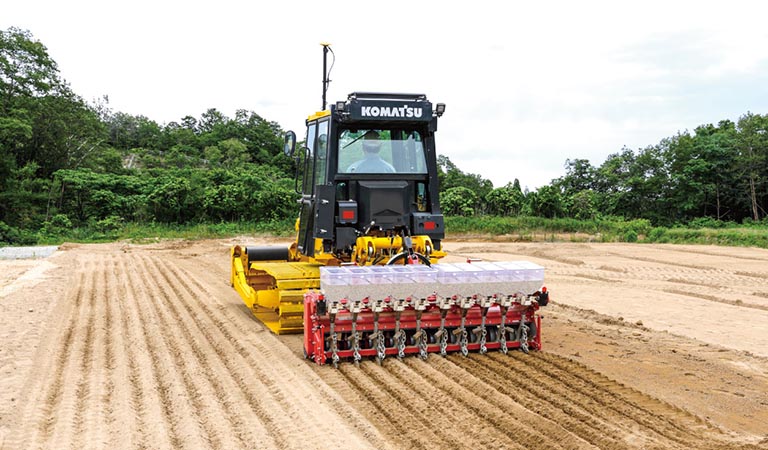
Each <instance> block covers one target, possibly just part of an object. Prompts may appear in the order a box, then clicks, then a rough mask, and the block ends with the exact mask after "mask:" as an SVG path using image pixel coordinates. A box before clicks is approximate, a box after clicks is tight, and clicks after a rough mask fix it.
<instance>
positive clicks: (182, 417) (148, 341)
mask: <svg viewBox="0 0 768 450" xmlns="http://www.w3.org/2000/svg"><path fill="white" fill-rule="evenodd" d="M136 266H137V265H136V262H135V261H134V260H130V261H128V264H126V265H125V269H126V271H127V272H128V280H129V282H128V286H130V287H131V289H132V290H135V291H137V293H134V294H133V297H134V299H135V300H136V302H135V303H134V304H133V307H134V308H135V313H136V314H137V315H136V317H137V319H138V323H137V326H138V327H139V328H140V332H141V335H142V337H143V338H144V342H145V345H146V350H147V352H148V354H147V356H148V357H149V361H148V362H145V363H144V364H141V365H140V367H147V366H148V367H150V368H151V372H152V382H151V383H150V384H149V386H148V389H145V392H148V391H151V390H155V391H156V392H157V393H158V396H159V399H158V400H159V406H160V410H161V413H160V414H159V417H160V418H161V420H162V421H163V422H164V423H165V425H166V428H167V432H168V440H169V441H170V442H169V443H170V447H172V448H193V447H202V446H203V443H204V442H205V439H204V438H202V437H201V436H200V434H199V430H197V428H195V427H192V426H191V425H190V424H189V421H188V420H187V418H188V417H190V416H192V414H191V408H190V406H189V404H188V399H187V398H186V397H185V394H184V392H182V390H181V389H180V388H179V386H180V385H181V384H182V383H181V382H180V381H179V380H178V379H177V377H178V374H177V373H176V371H175V368H174V367H173V366H172V365H171V364H170V363H169V362H168V356H169V350H168V348H166V347H165V346H164V345H163V343H162V342H161V340H162V339H161V338H160V337H158V336H157V335H156V334H155V332H156V331H157V330H158V329H160V325H159V323H158V322H159V319H158V318H157V317H156V315H155V314H154V311H151V312H147V311H146V310H145V308H144V307H143V306H144V305H142V304H140V302H141V301H142V300H144V301H146V300H145V299H147V298H150V296H151V292H148V291H147V287H145V286H144V283H143V282H142V277H141V275H140V273H139V272H140V269H139V268H138V267H136Z"/></svg>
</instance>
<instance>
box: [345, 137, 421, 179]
mask: <svg viewBox="0 0 768 450" xmlns="http://www.w3.org/2000/svg"><path fill="white" fill-rule="evenodd" d="M337 170H338V173H379V174H381V173H384V174H386V173H413V174H426V173H427V163H426V158H425V155H424V145H423V143H422V138H421V134H420V133H419V132H418V131H415V130H405V129H384V130H376V129H347V130H341V132H340V133H339V159H338V168H337Z"/></svg>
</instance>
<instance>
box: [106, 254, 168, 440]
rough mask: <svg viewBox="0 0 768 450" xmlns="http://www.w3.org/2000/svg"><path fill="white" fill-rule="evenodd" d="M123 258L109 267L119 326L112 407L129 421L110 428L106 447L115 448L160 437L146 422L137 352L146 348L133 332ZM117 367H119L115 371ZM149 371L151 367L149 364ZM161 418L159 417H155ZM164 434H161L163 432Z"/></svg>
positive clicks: (130, 293)
mask: <svg viewBox="0 0 768 450" xmlns="http://www.w3.org/2000/svg"><path fill="white" fill-rule="evenodd" d="M124 262H125V261H124V259H121V260H119V265H115V266H113V272H112V273H113V276H114V279H113V284H114V288H113V289H112V290H111V291H110V292H114V297H113V298H112V301H110V302H109V306H110V311H111V310H113V309H114V310H115V314H114V315H115V316H116V317H117V321H118V322H119V323H120V327H119V328H118V327H113V328H112V329H113V330H114V331H113V333H114V335H115V336H116V337H117V338H119V341H120V344H121V345H117V344H116V345H115V350H114V353H115V355H116V356H115V361H114V364H115V365H116V366H117V368H116V371H115V372H112V373H113V374H120V376H119V379H118V380H117V382H116V383H115V384H116V386H117V390H116V397H117V403H116V404H115V408H116V409H117V408H120V411H128V412H129V417H132V418H133V420H128V421H121V422H118V421H117V419H116V420H115V422H114V423H113V427H111V428H110V444H111V445H110V446H113V448H116V447H119V445H118V444H119V443H125V442H126V441H127V443H128V444H129V445H128V447H130V448H141V447H142V446H143V445H144V444H143V443H146V442H154V443H156V445H157V444H160V443H161V442H163V441H162V440H160V439H157V438H156V437H154V436H152V434H151V433H152V429H153V428H155V427H151V426H150V423H149V422H150V421H149V420H148V419H147V409H148V408H147V406H146V405H145V402H146V400H147V398H148V397H149V395H148V394H145V390H144V387H143V386H142V371H140V370H139V361H140V356H139V355H146V354H147V350H146V348H145V347H144V346H143V345H141V344H142V342H141V339H142V336H141V333H140V332H137V331H136V325H137V323H138V321H137V320H136V318H135V315H134V314H132V310H131V308H130V306H129V304H136V298H135V296H134V295H133V294H134V293H133V290H132V289H129V287H128V286H129V283H130V280H129V279H128V276H127V272H126V271H125V264H124ZM117 369H119V370H117ZM150 372H151V367H150ZM158 417H161V416H158ZM166 434H167V433H165V432H164V433H163V435H166Z"/></svg>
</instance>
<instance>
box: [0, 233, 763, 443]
mask: <svg viewBox="0 0 768 450" xmlns="http://www.w3.org/2000/svg"><path fill="white" fill-rule="evenodd" d="M242 242H244V241H241V240H232V241H225V240H222V241H201V242H160V243H157V244H154V245H141V246H139V245H127V244H107V245H66V246H64V247H63V249H62V250H60V251H59V252H57V253H56V254H54V255H53V256H52V257H50V258H47V259H45V260H37V261H0V448H2V449H17V448H56V449H80V448H107V447H108V448H193V449H198V448H213V449H230V448H267V449H270V448H273V449H286V448H297V449H299V448H302V449H304V448H355V449H357V448H377V449H379V448H429V449H432V448H468V447H472V448H476V447H481V448H519V449H523V448H525V449H539V448H553V449H587V448H601V449H623V448H632V449H634V448H638V449H639V448H660V449H668V448H671V449H691V448H709V449H720V448H755V449H768V251H766V250H759V249H740V248H723V247H701V246H656V245H654V246H651V245H620V244H509V243H489V242H483V243H478V242H453V243H451V244H449V245H448V246H446V247H447V250H448V251H449V252H450V253H451V255H452V256H451V257H450V259H451V260H453V261H458V260H461V259H462V258H465V257H480V258H484V259H486V260H491V261H493V260H515V259H527V260H530V261H533V262H536V263H539V264H541V265H543V266H545V267H546V268H547V271H546V280H547V285H548V287H549V288H550V291H551V292H552V296H553V303H552V304H550V306H548V307H546V308H544V309H543V315H544V319H543V326H542V327H543V330H542V336H543V339H544V345H545V349H544V351H543V352H540V353H535V354H530V355H524V354H522V353H518V352H513V353H511V354H510V356H503V355H501V354H498V353H494V354H490V355H488V356H481V355H470V357H468V358H463V357H461V356H456V355H452V356H449V357H448V358H445V359H444V358H440V357H438V356H432V357H431V358H430V359H429V360H428V361H426V362H423V361H420V360H418V359H415V358H413V359H406V360H404V361H402V362H400V361H397V360H396V359H394V358H391V359H387V360H386V361H385V364H384V365H383V367H379V366H378V365H376V364H375V363H372V362H365V363H363V364H362V365H361V367H359V368H357V367H355V366H354V365H352V364H346V365H343V366H342V367H341V369H340V370H334V369H332V368H331V367H318V366H315V365H313V364H310V363H309V362H307V361H305V360H304V359H303V358H302V349H301V337H300V336H281V337H277V336H274V335H272V334H271V333H269V332H268V331H267V330H266V329H265V328H264V327H263V326H261V324H260V323H259V322H257V321H256V320H255V319H253V318H252V316H251V315H250V313H249V311H248V310H247V309H246V308H245V306H244V305H242V303H241V301H240V298H239V297H238V295H237V294H236V293H235V292H234V290H232V289H231V287H230V286H229V282H228V276H229V254H228V250H229V247H230V246H231V245H232V243H242ZM247 242H248V243H252V241H251V240H247Z"/></svg>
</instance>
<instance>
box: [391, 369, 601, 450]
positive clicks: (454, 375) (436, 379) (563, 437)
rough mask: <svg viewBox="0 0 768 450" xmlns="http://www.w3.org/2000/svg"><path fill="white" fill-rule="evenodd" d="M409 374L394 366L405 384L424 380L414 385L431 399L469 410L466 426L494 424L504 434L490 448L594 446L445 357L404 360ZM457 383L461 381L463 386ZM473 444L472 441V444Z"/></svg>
mask: <svg viewBox="0 0 768 450" xmlns="http://www.w3.org/2000/svg"><path fill="white" fill-rule="evenodd" d="M403 366H404V367H407V369H408V370H407V371H404V370H402V369H401V368H400V367H399V366H398V365H393V366H392V369H394V373H395V376H396V377H398V378H399V379H400V380H401V381H404V380H423V381H422V383H419V384H416V383H414V384H413V385H412V386H413V387H414V388H415V389H417V390H419V391H420V392H422V393H423V395H427V396H429V398H447V399H450V402H455V406H453V407H452V408H451V409H457V410H458V409H460V410H463V411H465V412H464V414H465V415H466V417H467V418H466V420H464V421H462V424H464V423H466V424H468V425H473V424H476V423H483V422H487V423H492V424H493V425H494V427H495V430H494V431H495V432H496V434H499V435H501V437H500V438H497V439H495V440H494V441H495V442H491V443H489V445H487V446H498V445H501V446H503V447H506V446H508V445H519V446H522V447H526V448H552V449H557V448H562V449H576V448H589V447H590V445H589V444H588V443H587V442H586V441H584V440H582V439H580V438H579V437H578V436H574V435H573V434H570V433H568V431H567V430H565V429H564V428H562V426H560V425H558V424H556V423H554V422H552V421H551V420H549V419H548V418H544V417H541V416H539V417H535V415H534V414H533V413H532V411H529V410H527V409H525V408H524V407H523V406H521V405H520V404H519V403H518V402H516V401H514V399H511V398H500V397H497V396H493V395H490V394H491V392H492V391H493V390H492V388H491V387H490V386H489V385H488V384H487V383H484V382H483V381H482V380H480V379H479V378H477V377H475V376H474V374H472V375H471V376H469V373H468V372H466V371H465V370H463V369H460V368H458V367H457V366H455V365H452V364H449V363H448V361H446V360H445V359H443V358H431V359H430V361H429V363H426V364H425V363H424V362H422V361H418V360H415V359H413V358H408V359H406V360H404V361H403ZM456 380H461V383H459V382H458V381H456ZM520 430H536V433H531V434H528V433H520ZM464 431H465V432H466V433H467V434H468V435H470V436H471V435H472V434H473V432H476V431H478V427H476V426H471V427H469V428H468V429H466V430H464ZM480 431H481V432H482V433H483V435H481V436H477V437H475V439H479V440H480V442H482V439H483V436H484V435H485V434H486V433H488V429H487V428H486V429H483V430H480ZM471 442H472V441H471Z"/></svg>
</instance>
